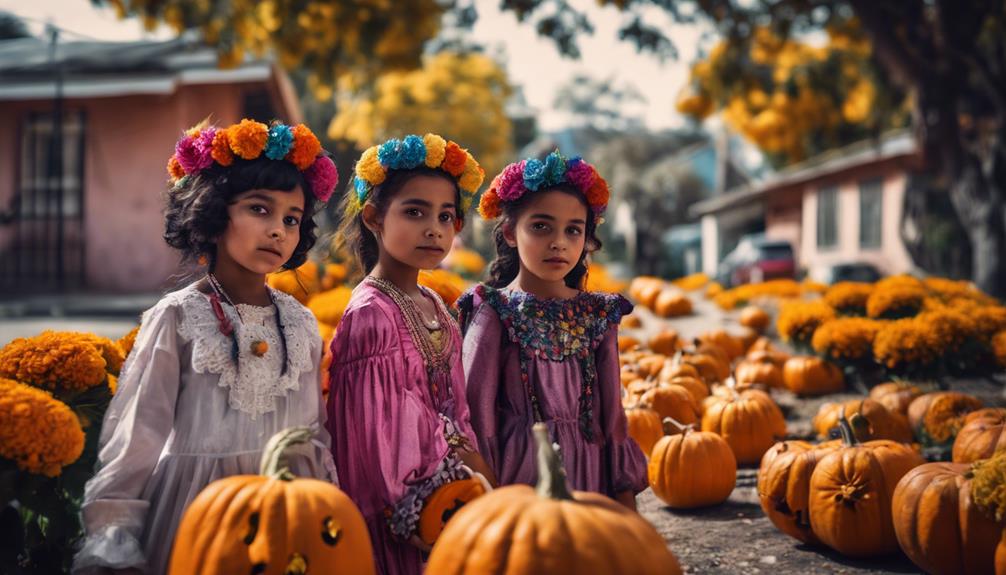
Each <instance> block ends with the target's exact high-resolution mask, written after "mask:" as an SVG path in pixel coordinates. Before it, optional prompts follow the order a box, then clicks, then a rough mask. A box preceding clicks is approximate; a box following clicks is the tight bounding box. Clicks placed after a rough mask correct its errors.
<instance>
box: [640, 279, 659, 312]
mask: <svg viewBox="0 0 1006 575" xmlns="http://www.w3.org/2000/svg"><path fill="white" fill-rule="evenodd" d="M663 291H664V286H663V285H662V284H660V283H654V284H650V285H647V286H644V287H642V288H640V290H639V298H638V300H637V301H639V304H640V305H642V306H643V307H645V308H647V309H650V310H653V309H654V306H655V305H656V303H657V298H658V297H660V294H661V292H663Z"/></svg>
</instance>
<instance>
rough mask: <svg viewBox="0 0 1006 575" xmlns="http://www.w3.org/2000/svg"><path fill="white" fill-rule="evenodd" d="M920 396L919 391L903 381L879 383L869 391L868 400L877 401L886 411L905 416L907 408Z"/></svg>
mask: <svg viewBox="0 0 1006 575" xmlns="http://www.w3.org/2000/svg"><path fill="white" fill-rule="evenodd" d="M920 395H922V390H921V389H919V388H918V387H917V386H914V385H912V384H910V383H907V382H904V381H892V382H888V383H881V384H880V385H876V386H874V387H873V389H871V390H870V399H872V400H874V401H879V402H880V403H881V404H883V406H884V407H886V408H887V411H896V412H898V413H900V414H901V415H905V416H907V415H908V406H909V405H911V404H912V401H914V400H915V398H916V397H918V396H920Z"/></svg>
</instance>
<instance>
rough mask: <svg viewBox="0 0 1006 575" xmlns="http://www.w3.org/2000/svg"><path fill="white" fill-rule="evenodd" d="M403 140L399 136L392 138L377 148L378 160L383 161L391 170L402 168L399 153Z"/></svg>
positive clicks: (383, 164)
mask: <svg viewBox="0 0 1006 575" xmlns="http://www.w3.org/2000/svg"><path fill="white" fill-rule="evenodd" d="M401 145H402V142H401V140H399V139H397V138H392V139H390V140H388V141H387V142H384V143H383V144H381V147H380V148H378V149H377V161H378V162H381V165H382V166H384V167H385V168H388V169H389V170H397V169H399V168H401V165H399V161H400V159H401V154H399V153H398V150H399V148H400V147H401Z"/></svg>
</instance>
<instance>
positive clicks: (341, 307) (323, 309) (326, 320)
mask: <svg viewBox="0 0 1006 575" xmlns="http://www.w3.org/2000/svg"><path fill="white" fill-rule="evenodd" d="M352 296H353V290H352V289H350V288H349V287H347V286H339V287H337V288H335V289H330V290H328V291H323V292H321V293H319V294H315V295H314V296H312V297H311V299H310V300H308V302H307V309H309V310H311V313H313V314H314V317H315V318H316V319H317V320H318V323H323V324H327V325H330V326H332V327H336V326H338V325H339V321H341V320H342V314H343V313H345V312H346V306H347V305H349V298H350V297H352Z"/></svg>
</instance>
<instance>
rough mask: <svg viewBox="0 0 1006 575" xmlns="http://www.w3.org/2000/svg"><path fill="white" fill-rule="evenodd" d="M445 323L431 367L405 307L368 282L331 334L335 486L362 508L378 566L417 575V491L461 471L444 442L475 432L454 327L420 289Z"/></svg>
mask: <svg viewBox="0 0 1006 575" xmlns="http://www.w3.org/2000/svg"><path fill="white" fill-rule="evenodd" d="M425 293H426V294H427V296H428V297H431V298H433V299H434V300H435V301H436V303H437V306H438V309H439V310H440V313H439V316H440V318H439V319H440V322H441V324H442V325H444V326H445V328H446V329H448V330H449V333H448V334H447V335H449V338H450V339H449V343H448V345H449V348H445V349H447V350H448V352H446V353H445V357H444V358H443V360H444V361H443V365H440V366H434V367H435V369H430V365H429V362H428V361H427V359H426V356H424V353H423V352H422V351H421V347H422V342H418V343H417V342H416V341H415V339H414V337H413V334H412V332H411V331H410V326H409V323H408V321H409V320H408V318H407V317H406V315H405V314H406V312H403V311H402V308H401V307H400V306H399V304H396V302H395V301H394V299H392V297H391V296H390V295H389V294H387V293H385V292H384V291H382V290H381V289H378V287H377V286H375V285H374V283H372V282H371V281H369V280H365V281H364V282H362V283H361V284H360V285H359V286H357V288H356V289H355V290H354V291H353V297H352V299H351V300H350V302H349V305H348V306H347V308H346V313H345V314H344V315H343V316H342V321H341V322H340V324H339V327H338V329H337V331H336V333H335V338H334V339H333V340H332V357H333V359H332V368H331V390H330V392H329V399H328V429H329V431H330V433H331V435H332V453H333V455H334V457H335V465H336V468H337V469H338V473H339V483H340V487H341V488H342V489H343V490H344V491H345V492H346V493H347V494H348V495H349V496H350V497H351V498H352V499H353V501H354V502H355V503H356V505H357V506H358V507H359V508H360V511H361V512H363V516H364V518H365V519H366V521H367V527H368V528H369V530H370V538H371V540H372V542H373V545H374V558H375V561H376V564H377V567H378V570H379V572H380V573H384V574H385V575H398V574H409V573H421V572H422V570H423V558H422V556H421V553H420V551H419V550H418V549H417V548H416V547H414V546H412V545H410V544H409V543H407V542H406V540H407V539H408V538H409V536H410V535H412V534H414V533H415V531H416V527H417V523H418V520H419V513H420V512H421V511H422V506H423V502H424V500H425V499H426V497H427V496H428V495H429V494H430V493H432V492H433V491H434V490H435V489H436V488H437V487H439V486H441V485H443V484H444V483H446V482H448V481H452V480H454V479H462V478H465V477H467V474H466V473H465V472H463V471H462V470H461V468H460V465H461V463H460V460H459V459H458V458H457V457H456V456H455V455H454V454H453V451H452V449H451V447H450V446H449V444H448V440H451V441H454V440H456V439H457V434H461V435H463V436H464V437H466V438H468V439H469V440H471V442H472V444H474V437H475V436H474V433H472V429H471V423H470V419H469V415H468V405H467V404H466V402H465V391H464V372H463V371H462V367H461V334H460V332H459V330H458V327H457V323H456V322H455V321H454V319H453V318H452V317H451V316H450V315H449V314H448V313H447V309H446V307H445V306H444V304H443V302H442V301H441V300H440V298H439V297H438V296H437V295H436V294H435V293H433V292H432V291H429V290H425Z"/></svg>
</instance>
